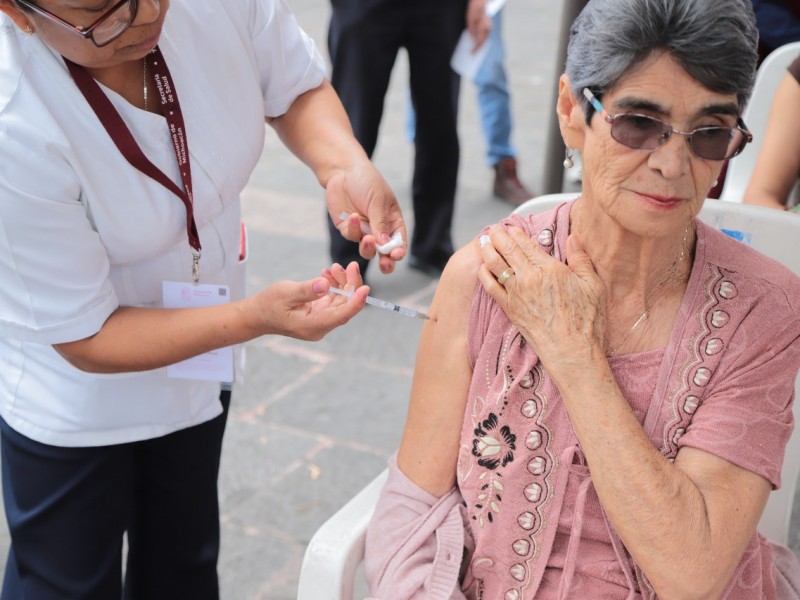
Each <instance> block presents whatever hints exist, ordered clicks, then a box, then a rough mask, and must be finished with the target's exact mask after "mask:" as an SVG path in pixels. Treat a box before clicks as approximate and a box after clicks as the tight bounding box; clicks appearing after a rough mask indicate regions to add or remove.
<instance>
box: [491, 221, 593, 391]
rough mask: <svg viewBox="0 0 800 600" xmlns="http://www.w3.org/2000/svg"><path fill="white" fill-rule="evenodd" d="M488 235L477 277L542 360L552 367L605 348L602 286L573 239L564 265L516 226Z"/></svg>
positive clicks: (494, 229)
mask: <svg viewBox="0 0 800 600" xmlns="http://www.w3.org/2000/svg"><path fill="white" fill-rule="evenodd" d="M489 236H490V240H491V243H490V244H485V245H484V247H483V248H482V249H481V256H482V258H483V265H482V266H481V268H480V271H479V272H478V278H479V279H480V281H481V283H482V284H483V287H484V288H485V289H486V291H487V292H488V293H489V295H490V296H491V297H492V298H494V300H495V301H497V302H498V303H499V304H500V306H501V307H503V310H504V311H505V313H506V314H507V315H508V317H509V319H511V322H512V323H514V325H515V326H516V327H517V328H518V329H519V330H520V332H521V333H522V335H523V336H525V339H526V340H527V341H528V343H530V344H531V345H532V346H533V348H534V349H535V350H536V353H537V354H538V355H539V358H540V359H541V361H542V363H543V364H545V365H546V366H547V367H548V368H549V369H550V370H551V372H552V370H553V369H554V368H556V367H558V366H561V365H565V364H572V363H574V362H575V361H576V360H580V359H581V358H582V357H585V356H586V353H587V352H595V351H599V352H603V339H604V335H605V287H604V286H603V284H602V282H601V281H600V279H599V277H598V276H597V273H596V272H595V270H594V267H593V266H592V262H591V260H590V259H589V257H588V256H587V255H586V253H585V252H584V251H583V249H582V247H581V246H580V243H579V241H578V240H577V238H576V237H575V236H574V235H571V236H570V237H569V239H568V241H567V262H568V265H569V266H567V265H565V264H562V263H561V262H559V261H558V260H556V259H554V258H553V257H551V256H549V255H548V254H546V253H545V252H544V251H543V250H542V249H541V248H540V247H539V244H537V243H536V242H535V241H534V240H531V239H530V238H529V237H528V235H527V234H526V233H525V232H524V231H523V230H522V229H520V228H518V227H509V228H508V229H505V228H504V227H501V226H495V227H493V228H492V229H491V230H490V233H489ZM503 280H505V281H503ZM553 376H554V377H555V374H554V373H553Z"/></svg>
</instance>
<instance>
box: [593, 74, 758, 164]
mask: <svg viewBox="0 0 800 600" xmlns="http://www.w3.org/2000/svg"><path fill="white" fill-rule="evenodd" d="M583 95H584V96H586V99H587V100H588V101H589V102H591V103H592V106H593V107H594V108H595V110H597V112H598V113H600V114H601V115H602V116H603V118H604V119H605V121H606V122H607V123H610V124H611V137H612V138H614V139H615V140H616V141H618V142H619V143H620V144H622V145H623V146H627V147H628V148H633V149H634V150H655V149H656V148H658V147H659V146H661V145H662V144H664V143H666V141H667V140H668V139H669V138H670V137H671V136H672V134H673V133H678V134H680V135H684V136H686V141H687V142H688V143H689V148H691V149H692V152H694V153H695V154H696V155H697V156H699V157H700V158H704V159H706V160H727V159H729V158H733V157H734V156H736V155H737V154H739V153H740V152H741V151H742V150H744V147H745V146H746V145H747V144H749V143H750V142H752V141H753V135H752V134H751V133H750V131H749V130H748V129H747V126H746V125H745V124H744V121H742V119H741V117H739V119H738V121H737V126H736V127H699V128H697V129H694V130H692V131H678V130H677V129H674V128H673V127H672V125H670V124H669V123H665V122H664V121H662V120H661V119H656V118H655V117H650V116H648V115H639V114H636V113H620V114H618V115H614V116H610V115H609V114H608V113H607V112H606V109H605V108H604V107H603V105H602V104H601V103H600V101H599V100H598V99H597V97H596V96H595V95H594V94H593V93H592V92H591V91H590V90H589V88H584V89H583Z"/></svg>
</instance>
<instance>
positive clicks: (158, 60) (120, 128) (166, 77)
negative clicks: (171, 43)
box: [64, 46, 201, 283]
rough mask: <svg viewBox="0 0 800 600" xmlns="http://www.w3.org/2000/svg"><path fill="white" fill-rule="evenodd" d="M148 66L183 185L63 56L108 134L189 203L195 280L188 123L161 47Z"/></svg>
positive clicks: (147, 172) (188, 229)
mask: <svg viewBox="0 0 800 600" xmlns="http://www.w3.org/2000/svg"><path fill="white" fill-rule="evenodd" d="M145 60H146V61H147V67H148V68H149V69H150V71H151V72H152V73H153V77H154V79H155V82H156V89H157V90H158V97H159V98H160V101H161V106H162V108H163V112H164V117H165V118H166V120H167V126H168V127H169V131H170V136H171V137H172V146H173V148H174V150H175V158H176V159H177V161H178V168H179V170H180V173H181V179H182V181H183V189H181V188H179V187H178V186H177V185H175V183H173V181H172V180H171V179H170V178H169V177H167V176H166V175H165V174H164V173H163V172H162V171H161V169H159V168H158V167H157V166H155V165H154V164H153V163H152V162H150V160H149V159H148V158H147V157H146V156H145V155H144V152H142V149H141V148H140V147H139V144H138V143H136V140H135V139H134V137H133V135H132V134H131V132H130V130H129V129H128V126H127V125H125V122H124V121H123V120H122V117H120V115H119V113H118V112H117V109H115V108H114V105H113V104H112V103H111V101H110V100H109V99H108V97H107V96H106V95H105V94H104V93H103V90H102V89H100V86H99V85H98V84H97V82H96V81H95V80H94V78H93V77H92V76H91V75H89V73H88V72H87V71H86V69H84V68H83V67H81V66H80V65H76V64H75V63H73V62H72V61H70V60H68V59H66V58H65V59H64V62H65V63H66V64H67V68H68V69H69V72H70V74H71V75H72V79H73V80H74V81H75V84H76V85H77V86H78V89H80V91H81V93H82V94H83V96H84V97H85V98H86V101H87V102H88V103H89V105H90V106H91V107H92V110H94V112H95V114H96V115H97V117H98V118H99V119H100V122H101V123H102V124H103V127H105V129H106V131H107V132H108V135H109V136H111V139H112V140H113V142H114V144H115V145H116V146H117V148H118V149H119V151H120V152H121V153H122V155H123V156H124V157H125V158H126V159H127V161H128V162H129V163H130V164H131V165H133V166H134V167H135V168H137V169H138V170H139V171H141V172H142V173H144V174H145V175H147V176H148V177H150V178H151V179H154V180H155V181H157V182H158V183H160V184H161V185H163V186H164V187H165V188H167V189H168V190H169V191H171V192H172V193H173V194H175V195H176V196H178V198H180V199H181V201H182V202H183V205H184V206H185V207H186V235H187V236H188V238H189V245H190V246H191V247H192V250H193V252H192V279H193V280H194V282H195V283H197V282H198V281H199V280H200V250H201V246H200V236H199V235H198V234H197V224H196V223H195V219H194V210H193V208H192V207H193V203H194V197H193V195H192V168H191V164H190V162H189V145H188V141H187V139H186V126H185V125H184V122H183V113H182V112H181V105H180V102H178V94H177V92H176V91H175V84H174V83H173V80H172V76H171V75H170V73H169V69H168V68H167V62H166V61H165V60H164V56H163V55H162V54H161V50H160V49H159V48H158V46H156V47H155V48H154V49H153V51H152V52H150V53H149V54H148V55H147V56H146V57H145Z"/></svg>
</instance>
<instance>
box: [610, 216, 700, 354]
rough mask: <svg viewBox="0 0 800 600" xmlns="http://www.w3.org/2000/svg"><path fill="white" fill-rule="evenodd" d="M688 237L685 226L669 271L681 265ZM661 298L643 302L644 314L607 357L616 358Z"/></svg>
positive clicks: (687, 229) (687, 228)
mask: <svg viewBox="0 0 800 600" xmlns="http://www.w3.org/2000/svg"><path fill="white" fill-rule="evenodd" d="M688 237H689V226H688V225H687V226H686V229H685V230H684V232H683V239H682V240H681V252H680V254H679V255H678V258H676V259H675V262H674V263H672V266H671V267H670V269H669V270H670V271H672V270H675V269H677V268H679V267H680V265H681V263H682V262H683V257H684V256H686V240H687V239H688ZM661 297H663V294H660V295H659V296H658V297H657V298H656V301H655V302H653V304H651V305H650V306H649V307H648V306H647V302H646V301H645V309H644V312H643V313H642V314H641V315H639V318H638V319H636V322H635V323H634V324H633V325H632V326H631V328H630V329H629V330H628V332H627V333H626V334H625V337H624V338H622V341H620V343H619V344H617V345H616V346H614V347H613V348H611V350H609V352H608V356H616V354H617V350H619V349H620V348H621V347H622V346H623V345H624V344H625V342H627V341H628V339H629V338H630V337H631V336H632V335H633V333H634V332H635V331H636V330H637V329H638V328H639V325H641V324H642V323H644V322H645V321H646V320H647V318H648V317H649V316H650V311H651V310H652V309H653V307H654V306H655V305H656V304H657V303H658V300H659V298H661Z"/></svg>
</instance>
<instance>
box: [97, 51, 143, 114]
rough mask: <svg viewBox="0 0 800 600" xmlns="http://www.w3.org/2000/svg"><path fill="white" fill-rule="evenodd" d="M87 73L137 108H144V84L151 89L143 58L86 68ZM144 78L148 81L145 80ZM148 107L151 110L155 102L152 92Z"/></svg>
mask: <svg viewBox="0 0 800 600" xmlns="http://www.w3.org/2000/svg"><path fill="white" fill-rule="evenodd" d="M87 71H88V72H89V74H90V75H91V76H92V77H94V78H95V80H97V81H98V82H99V83H101V84H103V85H104V86H105V87H107V88H109V89H110V90H113V91H114V92H116V93H117V94H119V95H120V96H122V97H123V98H125V99H126V100H127V101H128V102H129V103H130V104H132V105H133V106H136V107H137V108H141V109H144V108H145V102H144V100H145V85H146V86H147V88H148V91H149V92H152V91H153V85H152V79H151V74H150V73H147V72H146V70H145V66H144V59H139V60H133V61H128V62H125V63H122V64H119V65H114V66H113V67H104V68H97V69H87ZM146 78H147V79H149V81H147V82H146ZM148 95H149V97H150V100H149V102H148V104H149V106H148V108H149V109H151V110H152V108H153V105H154V104H155V102H153V101H152V98H153V94H152V93H149V94H148Z"/></svg>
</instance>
